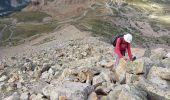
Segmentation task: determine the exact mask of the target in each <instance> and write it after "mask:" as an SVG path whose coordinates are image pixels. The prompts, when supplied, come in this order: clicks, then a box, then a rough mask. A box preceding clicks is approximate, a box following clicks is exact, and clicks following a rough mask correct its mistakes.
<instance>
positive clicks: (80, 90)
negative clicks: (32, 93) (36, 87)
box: [42, 81, 93, 100]
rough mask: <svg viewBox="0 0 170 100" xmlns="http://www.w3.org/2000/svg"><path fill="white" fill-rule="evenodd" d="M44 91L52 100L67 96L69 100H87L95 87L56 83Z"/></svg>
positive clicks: (83, 84) (74, 83)
mask: <svg viewBox="0 0 170 100" xmlns="http://www.w3.org/2000/svg"><path fill="white" fill-rule="evenodd" d="M42 91H43V94H44V95H45V96H49V97H50V100H58V99H59V97H60V96H65V97H66V98H67V99H68V100H87V98H88V95H89V94H90V93H91V92H92V91H93V87H92V86H90V85H89V84H85V83H78V82H59V81H56V82H55V83H52V84H50V85H48V86H46V87H44V88H43V90H42Z"/></svg>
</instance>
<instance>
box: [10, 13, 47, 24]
mask: <svg viewBox="0 0 170 100" xmlns="http://www.w3.org/2000/svg"><path fill="white" fill-rule="evenodd" d="M48 16H49V15H48V14H46V13H44V12H39V11H27V12H17V13H15V14H12V15H11V16H10V17H12V18H16V19H17V20H18V21H19V22H32V21H33V22H41V21H42V20H43V18H45V17H48Z"/></svg>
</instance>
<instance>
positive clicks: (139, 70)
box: [126, 59, 145, 74]
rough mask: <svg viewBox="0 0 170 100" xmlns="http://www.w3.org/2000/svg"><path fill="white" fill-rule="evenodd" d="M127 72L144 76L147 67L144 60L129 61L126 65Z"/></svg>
mask: <svg viewBox="0 0 170 100" xmlns="http://www.w3.org/2000/svg"><path fill="white" fill-rule="evenodd" d="M126 71H127V72H128V73H132V74H143V73H144V72H145V65H144V61H143V60H142V59H138V60H135V61H133V62H131V61H129V62H127V65H126Z"/></svg>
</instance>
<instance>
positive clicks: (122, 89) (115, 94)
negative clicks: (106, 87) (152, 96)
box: [107, 84, 147, 100]
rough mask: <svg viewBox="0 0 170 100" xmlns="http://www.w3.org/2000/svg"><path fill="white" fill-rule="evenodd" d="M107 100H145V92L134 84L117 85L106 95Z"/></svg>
mask: <svg viewBox="0 0 170 100" xmlns="http://www.w3.org/2000/svg"><path fill="white" fill-rule="evenodd" d="M107 98H108V100H147V94H146V92H144V91H142V90H140V89H138V88H136V87H135V86H134V85H127V84H125V85H119V86H117V87H115V88H114V90H113V91H111V92H110V93H109V95H108V97H107Z"/></svg>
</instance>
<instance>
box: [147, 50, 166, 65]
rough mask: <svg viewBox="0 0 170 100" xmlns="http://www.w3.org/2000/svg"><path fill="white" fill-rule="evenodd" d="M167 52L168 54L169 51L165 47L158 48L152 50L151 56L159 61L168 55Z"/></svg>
mask: <svg viewBox="0 0 170 100" xmlns="http://www.w3.org/2000/svg"><path fill="white" fill-rule="evenodd" d="M166 54H167V52H166V50H165V49H164V48H157V49H153V50H151V56H150V58H151V59H152V60H153V61H155V62H157V61H158V62H159V61H160V60H162V59H163V58H164V57H165V56H166Z"/></svg>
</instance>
